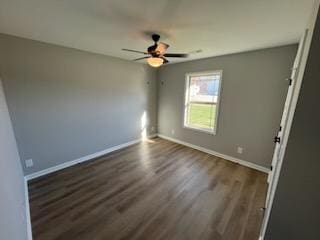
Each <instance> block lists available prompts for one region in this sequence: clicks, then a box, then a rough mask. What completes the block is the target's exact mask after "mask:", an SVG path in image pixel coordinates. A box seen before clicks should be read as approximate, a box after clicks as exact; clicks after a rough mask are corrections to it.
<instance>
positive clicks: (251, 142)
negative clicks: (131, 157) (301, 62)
mask: <svg viewBox="0 0 320 240" xmlns="http://www.w3.org/2000/svg"><path fill="white" fill-rule="evenodd" d="M296 51H297V45H290V46H285V47H278V48H271V49H265V50H259V51H252V52H247V53H240V54H233V55H227V56H222V57H214V58H208V59H202V60H197V61H191V62H185V63H179V64H174V65H168V66H166V67H163V68H161V69H160V72H159V102H158V103H159V106H158V108H159V113H158V132H159V133H160V134H163V135H166V136H169V137H174V138H177V139H179V140H182V141H186V142H189V143H192V144H196V145H199V146H202V147H206V148H208V149H211V150H214V151H217V152H220V153H223V154H227V155H230V156H234V157H237V158H240V159H243V160H246V161H249V162H251V163H255V164H258V165H260V166H264V167H268V166H269V165H270V163H271V159H272V154H273V149H274V144H273V142H272V139H273V137H274V136H275V135H276V133H277V131H278V128H279V123H280V119H281V114H282V111H283V104H284V101H285V97H286V92H287V88H288V85H287V84H288V83H287V82H286V81H285V79H286V78H287V77H289V76H290V69H291V67H292V66H293V62H294V58H295V55H296ZM208 70H223V80H222V92H221V105H220V112H219V120H218V128H217V134H216V135H209V134H206V133H201V132H197V131H194V130H190V129H185V128H183V105H184V87H185V86H184V85H185V74H186V73H188V72H197V71H208ZM161 82H163V85H162V84H161ZM172 129H174V130H175V135H174V136H173V135H172V134H171V130H172ZM237 146H241V147H243V148H244V152H243V154H242V155H240V154H238V153H237V152H236V149H237Z"/></svg>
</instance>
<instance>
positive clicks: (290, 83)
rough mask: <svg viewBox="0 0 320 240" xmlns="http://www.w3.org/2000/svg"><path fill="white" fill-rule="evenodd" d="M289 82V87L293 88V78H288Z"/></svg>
mask: <svg viewBox="0 0 320 240" xmlns="http://www.w3.org/2000/svg"><path fill="white" fill-rule="evenodd" d="M287 81H288V83H289V86H291V85H292V78H287Z"/></svg>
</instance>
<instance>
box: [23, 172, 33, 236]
mask: <svg viewBox="0 0 320 240" xmlns="http://www.w3.org/2000/svg"><path fill="white" fill-rule="evenodd" d="M24 200H25V205H24V206H25V210H26V216H25V219H26V225H27V239H28V240H32V227H31V217H30V204H29V191H28V180H27V178H26V177H24Z"/></svg>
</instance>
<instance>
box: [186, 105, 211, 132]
mask: <svg viewBox="0 0 320 240" xmlns="http://www.w3.org/2000/svg"><path fill="white" fill-rule="evenodd" d="M215 115H216V105H214V104H199V103H191V104H190V105H189V121H188V123H189V124H190V125H193V126H195V127H199V128H209V129H213V128H214V126H215V124H214V121H215Z"/></svg>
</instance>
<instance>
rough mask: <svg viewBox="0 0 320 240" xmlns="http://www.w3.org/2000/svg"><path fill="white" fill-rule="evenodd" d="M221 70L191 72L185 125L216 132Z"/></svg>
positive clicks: (187, 89) (187, 88)
mask: <svg viewBox="0 0 320 240" xmlns="http://www.w3.org/2000/svg"><path fill="white" fill-rule="evenodd" d="M220 78H221V72H219V71H217V72H213V73H204V74H201V73H199V74H196V73H195V74H191V75H190V76H188V78H187V82H186V84H187V86H186V91H187V92H186V110H185V114H186V115H185V126H187V127H191V128H196V129H203V130H205V131H209V132H214V130H215V127H216V115H217V103H218V98H219V90H220V80H221V79H220Z"/></svg>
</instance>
